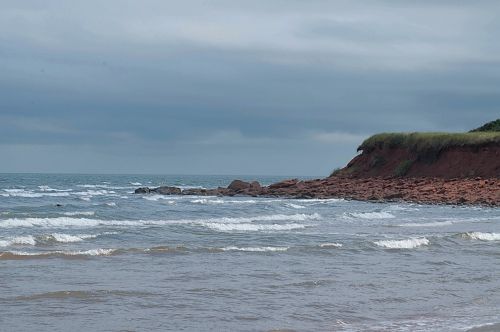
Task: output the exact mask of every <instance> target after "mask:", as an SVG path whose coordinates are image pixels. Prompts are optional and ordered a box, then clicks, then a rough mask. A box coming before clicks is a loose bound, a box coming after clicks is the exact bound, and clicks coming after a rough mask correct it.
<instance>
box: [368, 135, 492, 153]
mask: <svg viewBox="0 0 500 332" xmlns="http://www.w3.org/2000/svg"><path fill="white" fill-rule="evenodd" d="M488 144H500V132H470V133H382V134H377V135H373V136H372V137H369V138H368V139H366V140H365V141H364V142H363V143H362V144H361V145H360V146H359V147H358V151H365V152H371V151H373V150H375V149H377V148H379V149H383V148H404V149H409V150H410V151H413V152H416V153H426V152H429V151H437V152H439V151H442V150H443V149H446V148H450V147H480V146H484V145H488Z"/></svg>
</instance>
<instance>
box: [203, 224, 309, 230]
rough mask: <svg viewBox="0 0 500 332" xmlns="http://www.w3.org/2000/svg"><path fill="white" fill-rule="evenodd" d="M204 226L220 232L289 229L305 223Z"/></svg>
mask: <svg viewBox="0 0 500 332" xmlns="http://www.w3.org/2000/svg"><path fill="white" fill-rule="evenodd" d="M202 226H205V227H207V228H210V229H214V230H217V231H222V232H232V231H239V232H245V231H253V232H255V231H290V230H294V229H302V228H306V227H307V226H306V225H302V224H271V225H269V224H222V223H205V224H203V225H202Z"/></svg>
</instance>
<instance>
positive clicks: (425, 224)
mask: <svg viewBox="0 0 500 332" xmlns="http://www.w3.org/2000/svg"><path fill="white" fill-rule="evenodd" d="M449 225H453V221H451V220H446V221H434V222H422V223H406V224H400V225H397V226H400V227H441V226H449Z"/></svg>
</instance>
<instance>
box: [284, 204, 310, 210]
mask: <svg viewBox="0 0 500 332" xmlns="http://www.w3.org/2000/svg"><path fill="white" fill-rule="evenodd" d="M285 205H286V206H288V207H291V208H292V209H305V208H306V207H305V206H302V205H298V204H293V203H286V204H285Z"/></svg>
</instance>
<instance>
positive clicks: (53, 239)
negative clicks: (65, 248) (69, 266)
mask: <svg viewBox="0 0 500 332" xmlns="http://www.w3.org/2000/svg"><path fill="white" fill-rule="evenodd" d="M110 234H118V233H117V232H104V233H100V234H75V235H72V234H65V233H52V234H41V235H26V236H17V237H11V238H7V239H3V240H0V247H10V246H16V245H30V246H36V245H49V244H51V243H73V242H81V241H84V240H87V239H94V238H97V237H99V236H103V235H110Z"/></svg>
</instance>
